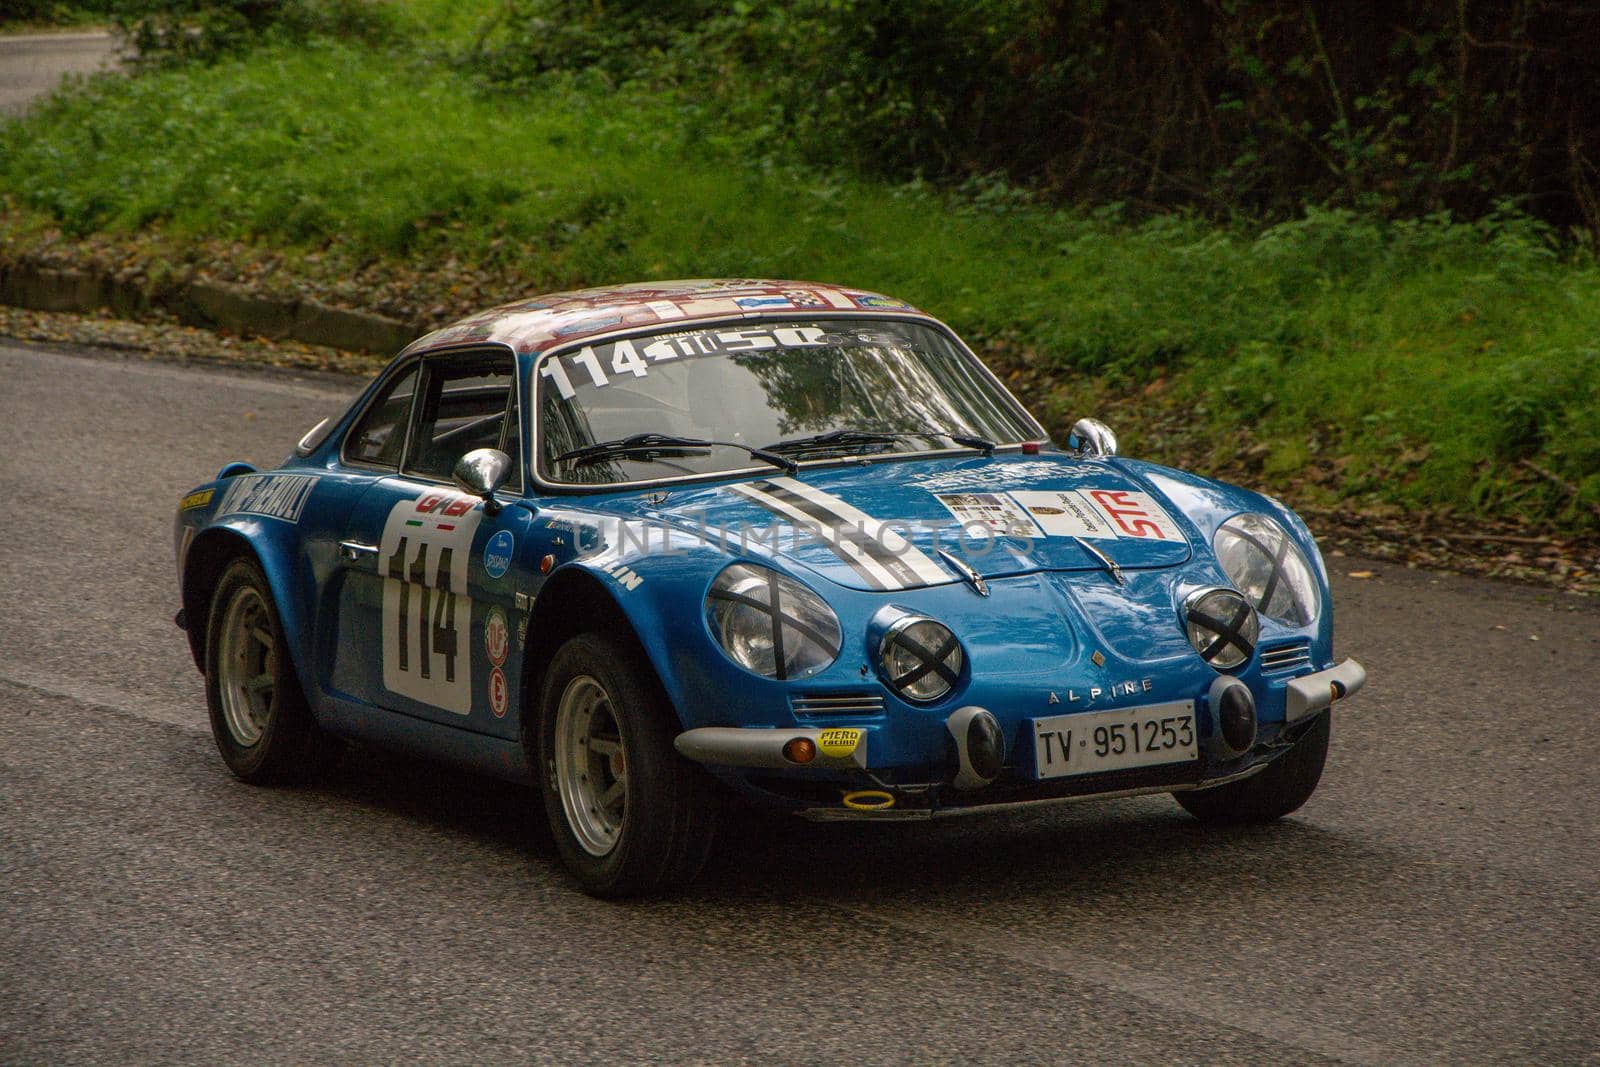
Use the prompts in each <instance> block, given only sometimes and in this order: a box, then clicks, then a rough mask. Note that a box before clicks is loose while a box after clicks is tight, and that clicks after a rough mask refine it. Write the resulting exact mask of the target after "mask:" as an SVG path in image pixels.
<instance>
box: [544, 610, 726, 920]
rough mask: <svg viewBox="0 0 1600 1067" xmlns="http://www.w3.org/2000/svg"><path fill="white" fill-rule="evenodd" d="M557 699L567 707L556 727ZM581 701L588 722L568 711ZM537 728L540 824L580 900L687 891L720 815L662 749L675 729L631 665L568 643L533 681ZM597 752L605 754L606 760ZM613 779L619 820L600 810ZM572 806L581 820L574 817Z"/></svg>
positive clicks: (703, 787)
mask: <svg viewBox="0 0 1600 1067" xmlns="http://www.w3.org/2000/svg"><path fill="white" fill-rule="evenodd" d="M597 693H598V694H600V695H598V696H597V695H596V694H597ZM564 699H567V700H569V701H570V702H571V703H570V704H569V711H568V713H567V717H566V718H565V719H563V718H562V702H563V700H564ZM586 699H587V701H588V705H587V706H588V708H589V709H590V710H588V711H587V712H584V711H580V710H571V709H572V708H578V707H581V706H583V705H584V702H585V700H586ZM558 720H560V722H559V723H558ZM580 720H581V721H580ZM537 722H538V730H539V733H538V739H539V744H538V763H537V766H538V768H539V783H540V790H541V792H542V793H543V795H544V806H545V813H546V815H547V816H548V818H549V821H550V831H551V833H552V834H553V835H554V837H555V842H556V848H557V850H558V851H560V853H561V858H562V859H563V860H564V861H565V862H566V865H567V868H568V869H569V870H570V871H571V872H572V873H573V875H574V876H575V877H576V878H577V880H578V883H579V884H580V885H581V886H582V887H583V890H584V892H586V893H589V894H590V895H591V896H596V897H602V898H608V899H609V898H619V897H631V896H641V895H645V894H651V893H662V892H668V891H671V890H673V889H677V888H680V887H682V886H684V885H687V884H688V883H689V882H691V881H693V880H694V878H695V876H696V875H698V874H699V873H700V869H701V868H702V867H703V866H704V865H705V861H706V857H707V856H708V855H710V852H711V845H712V841H713V840H714V838H715V837H716V830H717V822H718V818H719V815H720V804H719V802H718V799H717V798H716V796H715V795H714V794H713V792H712V790H711V788H710V786H711V783H710V781H709V780H708V778H707V776H706V774H705V772H704V771H703V770H701V769H700V768H699V767H697V766H695V765H694V764H692V763H690V762H689V761H688V760H686V759H684V758H683V757H682V756H680V755H678V753H677V752H676V751H675V750H674V749H673V747H672V739H673V736H674V735H675V733H676V732H677V725H678V723H677V717H676V716H675V715H674V714H673V713H672V710H671V708H670V707H669V705H668V703H667V699H666V696H665V694H663V693H662V692H661V687H660V685H659V683H658V682H657V681H656V678H655V675H654V673H653V672H652V671H651V670H650V667H649V665H648V664H647V663H645V662H644V661H643V659H642V657H641V656H640V655H639V653H638V652H637V651H635V650H634V649H632V648H630V647H628V646H625V645H623V644H621V643H620V642H617V641H613V640H611V639H609V638H605V637H602V636H600V635H598V634H592V633H589V634H579V635H578V636H577V637H574V638H572V639H571V640H570V641H568V642H567V643H566V644H564V645H562V646H561V648H560V649H559V650H558V651H557V652H556V654H555V657H554V658H553V659H552V660H551V662H550V669H549V670H548V671H546V672H545V677H544V685H543V686H542V689H541V692H540V694H539V706H538V718H537ZM583 724H588V725H583ZM558 725H559V726H560V727H561V734H562V738H563V740H562V741H558V736H557V734H558ZM613 727H614V728H615V737H614V740H613V736H612V733H611V731H612V728H613ZM579 736H581V737H582V738H583V743H582V744H581V745H578V744H576V743H575V741H574V739H575V738H576V737H579ZM602 743H603V744H604V745H606V746H608V747H610V746H613V745H615V746H617V747H616V748H615V749H614V750H613V751H610V752H607V751H605V750H603V749H601V748H600V747H599V746H600V745H601V744H602ZM561 745H565V746H566V747H565V749H564V750H563V749H562V748H561V747H560V746H561ZM563 751H564V752H565V755H563ZM619 758H620V760H621V763H620V764H619V763H618V762H617V761H618V759H619ZM619 772H620V773H619ZM619 779H620V780H621V782H622V793H621V798H622V799H621V807H620V810H618V809H617V808H616V807H615V801H613V802H612V803H611V805H604V804H602V803H601V802H602V797H603V794H604V793H606V792H608V791H609V789H610V788H613V787H615V786H616V784H617V781H618V780H619ZM563 781H565V782H566V783H567V787H566V790H565V793H564V791H563ZM597 792H598V793H601V794H602V796H596V795H595V793H597ZM587 801H593V802H595V804H601V807H596V806H594V804H589V803H587ZM572 804H581V805H583V806H584V807H585V808H586V810H587V811H588V813H589V815H588V816H585V815H583V814H582V813H581V812H578V813H574V810H573V809H572V808H571V807H569V805H572ZM602 809H603V810H602ZM585 840H588V841H589V844H588V845H586V844H585V843H584V841H585Z"/></svg>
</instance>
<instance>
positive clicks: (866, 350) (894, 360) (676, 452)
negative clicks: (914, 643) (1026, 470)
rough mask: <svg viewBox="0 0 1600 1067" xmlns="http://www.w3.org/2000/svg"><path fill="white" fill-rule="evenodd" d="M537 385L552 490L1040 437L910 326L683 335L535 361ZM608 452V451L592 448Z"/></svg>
mask: <svg viewBox="0 0 1600 1067" xmlns="http://www.w3.org/2000/svg"><path fill="white" fill-rule="evenodd" d="M535 378H536V384H537V388H538V397H539V401H538V411H539V440H538V455H539V469H540V474H541V476H542V477H543V478H544V479H545V480H546V481H548V482H552V483H566V484H584V485H606V484H615V483H624V482H638V481H655V480H660V479H669V478H682V477H687V476H693V475H702V474H715V473H719V472H722V471H730V470H744V469H749V468H753V467H760V466H764V465H766V464H764V463H763V462H761V461H759V460H753V459H752V458H751V455H750V453H749V451H748V449H750V448H755V449H769V450H773V451H775V452H779V453H782V454H783V455H784V456H786V457H788V458H789V459H793V460H798V461H801V462H804V461H807V460H813V459H826V458H834V459H836V458H838V457H840V456H852V457H854V456H888V455H896V454H901V455H903V454H905V453H908V452H927V451H943V450H948V449H958V448H969V447H981V446H983V445H986V444H988V443H991V442H992V443H994V444H999V445H1007V444H1015V443H1017V442H1019V441H1024V440H1031V439H1033V438H1034V437H1036V436H1037V434H1038V429H1037V428H1036V427H1035V426H1034V424H1033V423H1031V422H1030V421H1029V420H1028V419H1027V417H1026V415H1025V414H1024V413H1023V412H1022V411H1021V410H1020V409H1018V407H1017V406H1016V404H1015V403H1014V402H1013V401H1012V400H1011V399H1010V398H1009V397H1007V396H1006V395H1005V393H1004V392H1003V391H1002V390H1000V389H999V388H997V387H996V386H995V384H994V383H993V381H992V380H991V379H990V378H989V376H988V375H987V374H986V372H985V371H984V370H983V369H982V368H981V367H980V366H978V365H977V362H976V361H975V360H974V359H973V358H972V357H971V356H970V355H968V354H967V353H966V352H965V351H964V350H963V349H962V348H961V347H960V346H959V345H957V344H956V343H955V342H954V341H953V340H951V339H950V338H949V337H948V336H946V335H945V334H944V333H943V332H941V331H939V330H937V329H935V328H933V327H931V326H928V325H925V324H923V323H918V322H901V321H888V320H837V321H830V320H808V321H793V322H786V321H782V320H764V321H761V322H759V323H740V324H735V325H721V326H706V327H700V328H694V329H682V328H680V329H677V330H672V331H666V332H662V333H657V334H651V335H648V336H643V337H632V338H627V339H623V340H614V341H606V342H603V343H599V344H594V345H585V346H583V347H581V348H578V349H575V350H570V349H569V350H567V351H565V352H563V353H561V354H560V355H556V356H550V357H546V358H545V359H544V360H543V361H542V362H540V364H539V366H538V371H537V373H536V375H535ZM840 431H845V432H842V433H841V432H840ZM952 434H953V435H956V436H957V437H958V438H962V439H965V441H966V443H958V441H956V440H952V437H951V435H952ZM638 435H652V437H651V438H649V439H646V440H644V441H641V440H638V439H637V438H638ZM654 435H660V436H654ZM824 435H828V436H824ZM628 438H636V440H634V441H628V440H626V439H628ZM663 438H672V439H673V440H672V441H671V442H670V443H667V442H664V441H663ZM606 443H615V444H616V445H617V446H618V447H615V448H609V449H596V448H593V447H590V446H594V445H597V444H606ZM580 450H581V451H580Z"/></svg>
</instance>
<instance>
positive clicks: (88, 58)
mask: <svg viewBox="0 0 1600 1067" xmlns="http://www.w3.org/2000/svg"><path fill="white" fill-rule="evenodd" d="M113 47H114V42H113V41H112V39H111V36H110V35H109V34H105V33H50V34H37V35H33V34H30V35H28V36H25V37H22V36H19V37H7V36H0V117H4V116H6V115H18V114H21V113H22V112H23V110H25V109H26V108H27V106H28V104H29V103H30V102H31V101H32V100H33V99H34V98H35V97H37V96H41V95H43V94H44V93H47V92H49V91H50V90H51V89H54V88H55V87H56V85H57V84H59V83H60V81H61V79H62V78H63V77H65V76H66V75H68V74H90V73H93V72H94V71H97V70H103V69H105V68H107V67H109V66H111V65H112V63H113V60H112V49H113Z"/></svg>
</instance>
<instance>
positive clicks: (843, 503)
mask: <svg viewBox="0 0 1600 1067" xmlns="http://www.w3.org/2000/svg"><path fill="white" fill-rule="evenodd" d="M595 504H598V505H599V506H598V507H597V508H596V510H605V511H608V512H611V513H613V514H617V515H619V516H620V517H624V518H628V519H644V520H649V521H654V522H663V523H667V524H669V525H671V526H674V527H676V528H678V529H680V530H684V531H691V532H694V533H696V534H697V535H698V536H703V537H709V538H711V539H712V540H714V541H715V540H720V541H721V543H722V544H724V545H726V546H727V547H728V548H729V549H730V550H731V551H734V552H742V551H749V549H748V548H747V547H746V546H755V550H756V551H758V552H759V551H763V550H765V551H773V552H776V553H778V554H781V555H784V556H787V557H789V558H791V559H794V560H796V561H798V562H800V563H802V564H804V565H805V566H807V567H809V568H811V569H812V570H814V571H817V572H818V573H820V574H822V575H824V576H826V577H827V578H829V579H831V580H832V581H835V582H837V583H839V584H840V585H844V586H847V587H850V588H855V589H868V590H872V589H878V590H893V589H905V588H915V587H918V586H925V585H936V584H940V583H942V582H951V581H958V580H960V579H961V575H960V574H959V573H958V570H957V568H956V567H954V566H953V565H952V564H951V563H950V562H948V560H946V559H945V558H944V557H943V555H942V554H941V550H942V551H943V552H947V553H950V554H951V555H953V556H955V557H957V558H958V559H960V560H962V561H963V562H965V563H966V564H967V565H968V566H970V567H971V568H972V569H973V570H974V571H975V572H977V573H978V574H979V575H982V576H983V577H985V578H992V577H1002V576H1008V575H1018V574H1028V573H1031V572H1035V571H1082V570H1097V569H1104V568H1105V563H1104V562H1103V561H1102V560H1101V559H1100V558H1098V557H1097V556H1096V555H1095V552H1094V551H1091V548H1092V549H1094V550H1098V552H1099V553H1100V554H1101V555H1103V556H1104V557H1105V558H1106V559H1108V560H1110V561H1111V562H1113V563H1115V564H1116V565H1117V566H1119V567H1122V568H1125V569H1156V568H1164V567H1174V566H1177V565H1179V564H1182V563H1184V562H1186V561H1187V560H1188V559H1189V558H1190V557H1191V555H1192V553H1193V548H1192V545H1191V542H1192V541H1197V540H1199V539H1200V534H1199V531H1198V530H1196V528H1195V527H1194V526H1193V524H1192V523H1190V521H1189V520H1188V518H1187V517H1186V516H1185V515H1184V514H1183V513H1182V512H1181V511H1180V510H1179V509H1178V508H1177V507H1176V506H1174V505H1173V504H1172V502H1171V501H1170V500H1168V499H1167V498H1166V497H1164V496H1163V495H1161V494H1160V493H1159V492H1158V491H1157V490H1156V489H1155V488H1154V487H1153V486H1152V485H1150V484H1149V483H1147V482H1146V481H1144V480H1142V479H1140V478H1138V477H1136V476H1135V475H1133V474H1132V473H1131V472H1130V471H1129V470H1128V469H1127V468H1125V467H1124V466H1123V465H1122V464H1121V463H1120V462H1119V461H1117V460H1102V459H1079V458H1077V457H1073V456H1067V455H1063V454H1059V453H1044V454H1040V455H1034V456H1027V455H997V456H993V457H989V458H981V457H971V458H963V457H953V458H941V459H924V460H898V461H880V462H873V463H862V464H853V465H841V466H832V467H824V468H807V469H804V470H802V471H801V472H800V474H799V475H798V476H796V477H793V478H790V477H785V476H783V475H781V474H779V473H777V472H774V474H773V475H772V476H770V477H761V476H758V477H754V478H749V479H746V480H743V481H740V482H736V483H723V484H718V485H713V486H695V487H692V488H681V489H673V490H670V491H668V492H667V493H666V494H665V499H663V498H662V494H661V493H654V494H638V495H630V496H627V497H613V498H610V499H608V500H606V501H605V502H604V503H603V504H600V503H599V502H598V501H597V502H595ZM591 506H593V505H591ZM774 529H776V533H775V534H774Z"/></svg>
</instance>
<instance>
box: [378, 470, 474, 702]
mask: <svg viewBox="0 0 1600 1067" xmlns="http://www.w3.org/2000/svg"><path fill="white" fill-rule="evenodd" d="M480 504H481V501H479V500H478V499H477V498H476V497H469V496H463V495H461V494H458V493H453V492H428V493H424V494H422V495H421V496H419V497H417V498H416V499H414V500H401V501H400V502H398V503H397V504H395V506H394V507H393V508H392V509H391V510H390V512H389V518H388V521H386V522H385V523H384V527H383V540H382V541H381V542H380V543H379V545H378V568H379V573H380V574H381V575H383V627H382V629H383V686H384V688H385V689H388V690H389V691H390V692H394V693H399V694H400V695H402V696H407V697H410V698H411V699H412V700H416V701H419V702H421V703H423V704H431V705H432V706H434V707H436V708H443V709H444V710H446V711H452V712H455V713H456V714H457V715H467V714H470V713H471V711H472V657H471V656H470V655H463V654H462V653H464V652H465V651H466V650H465V649H463V648H461V645H462V644H466V643H468V642H469V641H470V633H471V627H472V601H471V600H470V599H469V598H468V595H467V564H468V562H469V561H470V560H471V557H472V538H473V535H474V534H476V533H477V531H478V523H479V522H480V521H481V520H482V519H483V509H482V508H481V507H480Z"/></svg>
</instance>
